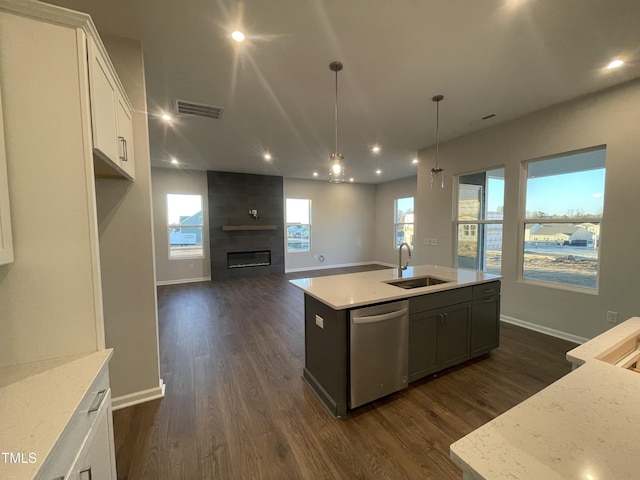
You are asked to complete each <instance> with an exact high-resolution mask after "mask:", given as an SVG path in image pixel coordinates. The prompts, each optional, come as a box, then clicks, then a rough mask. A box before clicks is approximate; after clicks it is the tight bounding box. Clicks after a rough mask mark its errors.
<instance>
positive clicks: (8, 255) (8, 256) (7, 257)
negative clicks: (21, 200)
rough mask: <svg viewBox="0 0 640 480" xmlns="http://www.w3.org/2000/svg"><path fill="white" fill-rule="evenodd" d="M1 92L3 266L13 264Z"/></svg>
mask: <svg viewBox="0 0 640 480" xmlns="http://www.w3.org/2000/svg"><path fill="white" fill-rule="evenodd" d="M1 90H2V89H1V88H0V265H5V264H7V263H11V262H13V241H12V237H11V215H10V209H9V183H8V180H7V157H6V150H5V145H4V124H3V118H2V117H3V115H2V95H1Z"/></svg>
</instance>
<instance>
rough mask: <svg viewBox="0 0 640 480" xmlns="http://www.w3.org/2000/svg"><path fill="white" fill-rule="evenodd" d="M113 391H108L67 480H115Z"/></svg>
mask: <svg viewBox="0 0 640 480" xmlns="http://www.w3.org/2000/svg"><path fill="white" fill-rule="evenodd" d="M110 405H111V391H110V390H107V392H106V394H105V395H104V397H103V399H102V403H101V406H100V407H99V409H98V411H97V415H96V418H95V423H94V425H93V427H92V428H91V429H90V430H89V432H88V434H87V436H86V438H85V441H84V443H83V445H82V448H81V450H80V452H79V453H78V456H77V457H76V459H75V461H74V462H73V465H72V466H71V468H70V469H69V473H68V474H67V475H66V476H65V477H64V478H65V480H115V478H116V468H115V461H114V451H113V450H114V445H113V435H112V433H111V432H112V431H113V425H112V420H111V407H110Z"/></svg>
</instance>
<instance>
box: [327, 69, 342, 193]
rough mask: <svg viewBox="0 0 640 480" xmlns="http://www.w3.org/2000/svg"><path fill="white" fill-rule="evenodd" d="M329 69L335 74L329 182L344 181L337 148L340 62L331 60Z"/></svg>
mask: <svg viewBox="0 0 640 480" xmlns="http://www.w3.org/2000/svg"><path fill="white" fill-rule="evenodd" d="M329 69H331V71H332V72H335V74H336V103H335V127H336V129H335V130H336V148H335V150H334V151H333V153H332V154H331V157H330V159H331V164H330V166H329V181H330V182H331V183H342V182H344V176H345V168H344V156H343V155H342V154H341V153H339V150H338V72H339V71H340V70H342V63H340V62H331V64H329Z"/></svg>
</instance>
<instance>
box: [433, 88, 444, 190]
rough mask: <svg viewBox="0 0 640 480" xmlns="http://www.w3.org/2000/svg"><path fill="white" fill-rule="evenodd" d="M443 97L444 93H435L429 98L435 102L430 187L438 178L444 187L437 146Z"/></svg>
mask: <svg viewBox="0 0 640 480" xmlns="http://www.w3.org/2000/svg"><path fill="white" fill-rule="evenodd" d="M442 99H444V95H436V96H435V97H433V98H432V99H431V100H433V101H434V102H436V166H435V167H433V168H432V169H431V188H433V184H434V183H435V182H437V181H438V180H440V182H439V183H440V188H444V174H443V173H442V172H443V171H444V169H443V168H442V167H441V166H440V163H439V160H440V159H439V153H440V152H439V147H440V102H441V101H442Z"/></svg>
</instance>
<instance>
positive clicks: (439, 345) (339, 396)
mask: <svg viewBox="0 0 640 480" xmlns="http://www.w3.org/2000/svg"><path fill="white" fill-rule="evenodd" d="M427 278H431V279H434V280H435V282H434V283H435V284H433V285H426V286H415V285H419V284H420V283H421V282H420V281H421V280H426V279H427ZM399 281H406V282H408V283H413V285H409V287H412V288H403V287H402V286H398V285H394V283H396V284H397V283H398V282H399ZM291 283H292V284H293V285H295V286H296V287H298V288H300V289H301V290H303V291H304V293H305V295H304V303H305V368H304V371H303V378H304V380H305V381H306V383H307V384H308V385H309V386H310V387H311V389H312V390H313V391H314V392H315V393H316V395H317V396H318V398H319V399H320V400H321V401H322V403H323V404H324V405H325V406H326V407H327V409H328V410H329V412H330V413H331V414H332V415H333V416H334V417H336V418H341V417H344V416H346V415H347V412H348V411H349V410H350V408H351V405H350V404H349V390H350V384H351V382H352V379H351V378H350V349H351V343H350V340H351V339H350V328H349V327H350V314H351V313H352V312H354V311H355V309H359V308H361V307H371V306H375V305H384V304H387V303H390V302H397V301H407V302H408V318H409V320H408V325H409V327H408V346H407V348H408V371H407V377H408V382H412V381H415V380H418V379H420V378H423V377H425V376H427V375H430V374H433V373H436V372H438V371H440V370H443V369H445V368H448V367H450V366H453V365H456V364H459V363H462V362H464V361H466V360H468V359H470V358H473V357H477V356H479V355H482V354H485V353H487V352H489V351H490V350H492V349H494V348H496V347H497V346H498V343H499V324H500V322H499V316H500V277H499V276H497V275H492V274H488V273H484V272H479V271H475V270H465V269H453V268H447V267H440V266H434V265H422V266H415V267H409V268H407V269H406V270H402V271H399V270H398V269H397V268H393V269H392V268H390V269H385V270H376V271H371V272H361V273H351V274H345V275H332V276H325V277H316V278H303V279H297V280H291ZM406 286H407V285H405V287H406Z"/></svg>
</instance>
